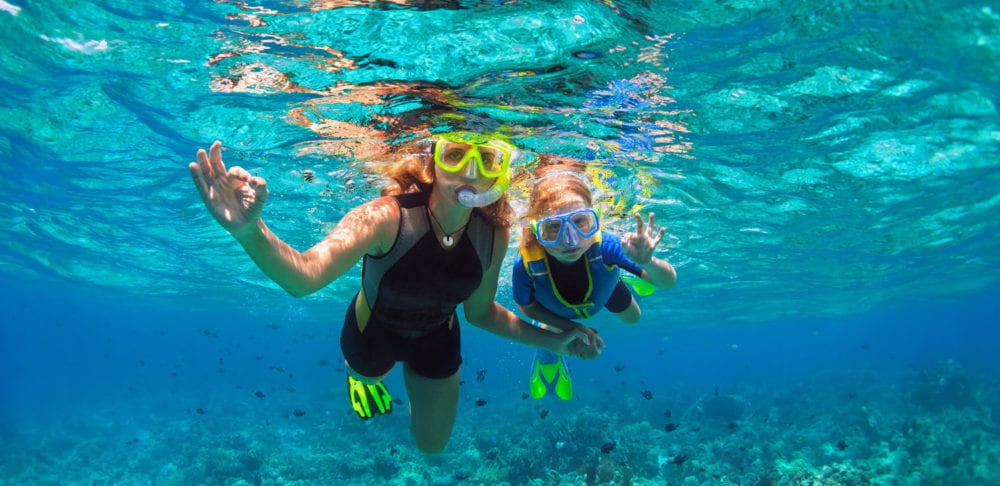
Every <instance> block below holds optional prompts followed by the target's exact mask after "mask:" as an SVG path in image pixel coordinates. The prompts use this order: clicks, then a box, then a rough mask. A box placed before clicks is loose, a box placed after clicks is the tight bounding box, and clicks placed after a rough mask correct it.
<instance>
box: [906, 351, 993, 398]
mask: <svg viewBox="0 0 1000 486" xmlns="http://www.w3.org/2000/svg"><path fill="white" fill-rule="evenodd" d="M910 400H911V401H912V402H913V403H914V404H915V405H917V406H920V407H924V408H926V409H928V410H941V409H943V408H945V407H948V406H952V407H954V408H956V409H963V408H968V407H973V406H976V405H977V402H976V396H975V392H974V387H973V385H972V383H971V381H970V380H969V377H968V376H966V375H965V372H964V371H963V370H962V368H961V367H960V366H959V365H958V363H955V362H954V361H952V360H947V361H940V362H938V363H935V365H934V366H932V367H931V368H928V369H924V370H922V371H921V372H920V375H919V376H918V377H917V380H916V383H914V386H913V391H912V392H911V394H910Z"/></svg>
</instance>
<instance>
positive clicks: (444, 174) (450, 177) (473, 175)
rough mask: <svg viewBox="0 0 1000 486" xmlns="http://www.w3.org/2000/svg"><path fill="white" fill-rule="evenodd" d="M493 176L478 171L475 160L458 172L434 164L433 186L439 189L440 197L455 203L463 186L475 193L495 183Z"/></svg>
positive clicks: (485, 189) (457, 203) (487, 188)
mask: <svg viewBox="0 0 1000 486" xmlns="http://www.w3.org/2000/svg"><path fill="white" fill-rule="evenodd" d="M496 181H497V179H496V178H495V177H486V176H484V175H483V174H481V173H480V171H479V166H478V165H477V164H476V161H475V160H470V161H469V163H467V164H466V165H465V167H463V168H462V170H460V171H458V172H448V171H446V170H443V169H442V168H441V167H438V166H437V164H435V165H434V187H435V188H436V189H437V190H438V191H439V193H440V195H441V197H442V199H444V200H446V201H448V202H450V203H452V204H456V205H461V204H460V203H459V202H458V192H459V191H460V190H462V189H465V188H471V189H472V190H473V191H474V192H475V193H476V194H479V193H481V192H485V191H488V190H489V189H490V188H491V187H493V184H494V183H496Z"/></svg>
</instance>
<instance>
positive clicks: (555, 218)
mask: <svg viewBox="0 0 1000 486" xmlns="http://www.w3.org/2000/svg"><path fill="white" fill-rule="evenodd" d="M535 175H536V179H535V184H534V187H533V188H532V191H531V198H530V201H529V207H528V213H527V215H526V218H527V219H528V220H529V221H530V225H529V227H527V228H526V229H525V230H524V237H523V239H522V244H521V248H520V252H519V253H520V255H519V256H518V258H517V261H516V262H514V269H513V272H514V275H513V278H512V282H513V286H514V301H515V302H516V303H517V304H518V306H519V307H520V309H521V312H523V313H524V315H526V316H528V317H530V318H532V319H534V320H535V321H537V322H542V323H544V325H545V326H552V327H555V328H558V329H560V330H563V331H569V330H573V329H578V328H579V327H580V324H579V323H578V322H576V321H574V320H573V319H586V318H589V317H592V316H594V315H595V314H597V313H598V312H599V311H600V310H601V309H603V308H606V309H608V310H609V311H611V312H612V313H613V314H615V315H616V316H617V317H618V318H619V319H621V320H622V321H623V322H625V323H628V324H631V323H634V322H636V321H638V320H639V317H641V312H640V309H639V304H638V302H637V301H636V299H635V297H634V296H633V295H632V292H631V291H630V290H629V287H628V286H627V285H626V283H625V282H624V281H623V280H622V278H621V277H620V275H619V273H620V272H619V268H623V269H625V270H626V271H628V272H630V273H632V274H633V275H635V276H636V277H638V278H639V279H641V280H642V282H645V283H644V284H643V283H642V282H637V286H640V285H641V286H644V287H648V286H650V285H652V286H655V287H656V288H665V289H668V288H671V287H673V286H674V284H676V283H677V273H676V271H675V270H674V267H673V266H672V265H670V263H668V262H666V261H663V260H660V259H659V258H655V257H654V256H653V250H655V249H656V245H657V244H659V243H660V240H661V239H662V238H663V233H664V231H666V230H665V229H663V228H661V229H660V230H659V231H657V230H656V229H655V226H654V219H653V213H649V223H648V224H644V223H643V220H642V217H641V216H640V215H638V214H637V215H635V221H636V231H635V232H634V233H626V234H625V235H624V237H622V238H619V237H618V236H617V235H615V234H612V233H609V232H607V231H602V230H601V218H600V215H599V213H598V212H597V211H596V210H594V208H593V200H592V196H591V191H590V187H589V185H588V184H587V181H586V180H585V179H584V173H583V167H582V165H581V164H572V163H560V164H553V165H543V166H540V167H539V168H538V169H537V170H536V171H535ZM654 233H655V235H654ZM595 340H596V344H597V345H598V346H601V347H603V346H604V342H603V340H601V339H600V338H597V337H596V335H595ZM529 383H530V389H531V396H532V397H534V398H542V397H544V396H545V394H546V392H547V391H548V389H549V387H550V386H552V387H554V388H555V392H556V395H557V396H559V398H562V399H563V400H569V399H570V398H572V396H573V387H572V381H571V379H570V376H569V371H568V369H567V368H566V364H565V362H564V361H563V359H562V357H560V356H557V355H555V354H553V353H551V352H548V351H544V350H539V351H538V352H537V353H536V356H535V360H534V362H533V365H532V372H531V379H530V382H529Z"/></svg>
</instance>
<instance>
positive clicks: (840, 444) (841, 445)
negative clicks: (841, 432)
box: [837, 439, 847, 450]
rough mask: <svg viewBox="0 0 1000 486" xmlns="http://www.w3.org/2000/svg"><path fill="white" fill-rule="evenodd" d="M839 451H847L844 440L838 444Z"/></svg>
mask: <svg viewBox="0 0 1000 486" xmlns="http://www.w3.org/2000/svg"><path fill="white" fill-rule="evenodd" d="M837 449H840V450H845V449H847V442H845V441H844V440H843V439H841V440H840V441H838V442H837Z"/></svg>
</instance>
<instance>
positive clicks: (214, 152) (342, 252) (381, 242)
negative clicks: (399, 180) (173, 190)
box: [188, 141, 399, 297]
mask: <svg viewBox="0 0 1000 486" xmlns="http://www.w3.org/2000/svg"><path fill="white" fill-rule="evenodd" d="M188 168H189V169H190V171H191V179H192V180H193V181H194V185H195V187H196V188H197V189H198V193H199V194H200V195H201V198H202V200H203V201H204V203H205V207H206V208H207V209H208V211H209V213H210V214H211V215H212V217H214V218H215V220H216V221H217V222H218V223H219V224H220V225H221V226H222V227H223V228H225V230H226V231H228V232H229V233H230V234H232V235H233V237H234V238H236V241H238V242H239V243H240V245H242V246H243V249H244V250H245V251H246V253H247V255H249V256H250V258H251V259H252V260H253V261H254V263H256V264H257V266H258V267H260V269H261V270H262V271H263V272H264V274H266V275H267V276H268V277H270V278H271V279H272V280H274V281H275V283H277V284H278V285H280V286H281V287H282V288H283V289H285V290H286V291H288V293H290V294H292V295H294V296H296V297H299V296H303V295H307V294H310V293H313V292H315V291H317V290H319V289H320V288H323V287H324V286H325V285H327V284H329V283H330V282H331V281H333V280H334V279H336V278H337V277H339V276H340V275H342V274H343V273H344V272H345V271H347V270H348V269H349V268H351V267H352V266H354V264H355V263H357V261H358V260H359V259H361V257H363V256H364V255H365V253H379V252H381V250H382V248H384V247H385V242H386V241H393V240H394V239H395V236H396V231H397V226H398V221H399V210H398V208H397V207H396V204H395V203H394V202H393V201H392V200H391V199H387V198H382V199H377V200H375V201H372V202H369V203H367V204H364V205H362V206H359V207H357V208H355V209H353V210H351V211H350V212H349V213H348V214H347V215H346V216H344V218H343V219H342V220H341V221H340V222H339V223H338V224H337V226H336V227H335V228H334V229H333V231H331V232H330V233H329V234H328V235H327V236H326V237H325V238H323V240H321V241H320V242H319V243H317V244H316V245H315V246H313V247H312V248H310V249H309V250H308V251H306V252H305V253H300V252H299V251H298V250H296V249H294V248H292V247H291V246H289V245H288V244H287V243H285V242H284V241H282V240H281V239H280V238H278V237H277V236H276V235H275V234H274V233H273V232H272V231H271V230H270V229H269V228H268V227H267V225H266V224H264V221H263V220H262V219H261V212H262V211H263V208H264V202H265V201H266V200H267V196H268V189H267V181H265V180H264V179H263V178H261V177H254V176H251V175H250V173H248V172H247V171H246V170H244V169H243V168H241V167H232V168H230V169H229V170H226V166H225V164H224V163H223V161H222V143H221V142H218V141H217V142H215V143H213V144H212V147H211V148H210V149H209V151H208V152H206V151H204V150H199V151H198V155H197V162H192V163H191V164H190V165H189V167H188Z"/></svg>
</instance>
